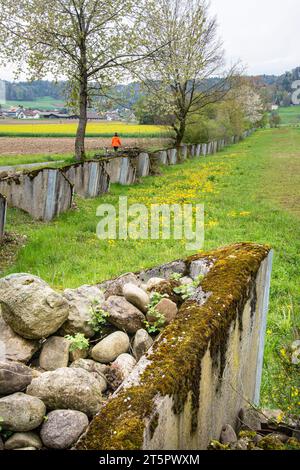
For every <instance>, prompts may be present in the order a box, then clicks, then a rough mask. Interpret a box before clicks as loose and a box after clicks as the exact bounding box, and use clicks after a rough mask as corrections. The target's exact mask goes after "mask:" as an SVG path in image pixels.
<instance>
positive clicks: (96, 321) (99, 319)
mask: <svg viewBox="0 0 300 470" xmlns="http://www.w3.org/2000/svg"><path fill="white" fill-rule="evenodd" d="M90 312H91V320H90V321H89V322H88V324H89V325H90V326H91V327H92V329H93V331H94V332H95V333H100V334H101V333H102V329H103V327H104V326H105V325H106V324H107V318H108V317H109V313H108V312H106V311H105V310H103V308H101V306H100V304H99V302H98V301H97V300H94V302H93V304H92V306H91V309H90Z"/></svg>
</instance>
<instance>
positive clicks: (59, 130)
mask: <svg viewBox="0 0 300 470" xmlns="http://www.w3.org/2000/svg"><path fill="white" fill-rule="evenodd" d="M77 125H78V123H77V121H75V122H70V121H68V122H54V123H52V122H48V121H46V122H45V121H30V122H29V121H27V122H26V123H22V122H20V121H16V122H13V123H9V124H5V123H2V122H1V123H0V137H1V136H2V137H7V136H8V137H74V136H75V135H76V130H77ZM115 132H118V133H119V134H120V136H121V137H147V138H151V137H163V136H168V135H169V134H170V131H168V129H167V128H166V127H164V126H154V125H139V124H126V123H124V122H114V121H111V122H108V121H101V122H89V123H88V125H87V131H86V136H87V137H111V136H112V135H113V134H114V133H115Z"/></svg>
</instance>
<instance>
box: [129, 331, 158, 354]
mask: <svg viewBox="0 0 300 470" xmlns="http://www.w3.org/2000/svg"><path fill="white" fill-rule="evenodd" d="M152 344H153V339H152V338H151V336H150V335H149V334H148V332H147V331H146V330H143V329H141V330H138V331H137V332H136V334H135V337H134V340H133V347H132V349H133V354H134V357H135V358H136V360H137V361H139V360H140V358H141V357H142V356H144V354H146V352H147V351H148V350H149V349H150V348H151V346H152Z"/></svg>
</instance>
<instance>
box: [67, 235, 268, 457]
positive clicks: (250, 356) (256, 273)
mask: <svg viewBox="0 0 300 470" xmlns="http://www.w3.org/2000/svg"><path fill="white" fill-rule="evenodd" d="M271 267H272V252H271V251H270V249H269V248H268V247H266V246H263V245H257V244H251V243H250V244H248V243H242V244H237V245H233V246H229V247H225V248H221V249H219V250H215V251H213V252H209V253H203V254H201V255H200V254H198V255H195V256H193V257H191V258H189V259H187V260H184V261H178V262H176V263H169V264H168V265H165V266H161V267H159V268H156V269H152V270H149V275H147V271H146V272H143V273H142V274H141V275H140V279H141V280H144V279H147V278H149V277H153V276H161V275H162V274H164V273H169V274H171V273H172V268H174V272H180V273H181V275H182V276H193V277H196V276H197V275H198V274H204V278H203V280H202V281H201V283H200V286H199V287H198V288H197V289H196V291H195V293H194V294H193V295H192V297H191V298H190V299H188V300H186V301H183V303H182V304H181V307H180V308H179V312H178V314H177V317H176V318H175V320H174V321H173V322H172V323H171V324H170V325H169V326H167V327H166V328H165V329H164V330H163V332H162V333H161V335H160V336H159V337H158V339H157V340H156V341H155V343H154V345H153V347H152V348H151V349H150V350H149V351H148V353H147V354H146V356H143V358H141V360H140V361H139V363H138V365H137V366H136V368H135V370H134V372H133V373H132V374H131V375H130V376H129V378H128V379H127V381H125V383H123V385H122V386H121V387H120V388H119V389H118V390H117V392H116V393H115V394H114V395H113V396H112V397H111V398H110V399H109V400H108V402H107V403H105V404H104V405H103V407H102V408H101V410H100V412H99V413H98V415H97V416H96V417H95V418H94V419H93V421H92V422H91V424H90V426H89V427H88V429H87V431H86V433H85V434H84V435H83V436H82V437H81V439H80V440H79V441H78V442H77V444H76V446H75V448H76V449H79V450H84V449H88V450H134V449H143V450H153V449H155V450H172V449H174V450H192V449H197V450H199V449H206V448H207V446H208V444H209V442H210V441H211V440H212V439H219V437H220V430H221V429H222V426H223V425H225V424H231V425H232V426H233V427H235V425H236V422H237V417H238V413H239V411H240V409H241V408H242V407H243V406H245V404H246V403H248V402H251V403H254V404H258V402H259V396H260V385H261V375H262V360H263V354H264V337H265V330H266V318H267V311H268V299H269V287H270V275H271ZM175 284H176V281H174V280H173V281H172V280H169V281H167V282H166V283H164V285H163V288H162V289H161V290H160V292H161V293H163V292H164V293H166V292H169V294H170V295H173V294H172V293H173V292H174V291H173V289H174V286H175Z"/></svg>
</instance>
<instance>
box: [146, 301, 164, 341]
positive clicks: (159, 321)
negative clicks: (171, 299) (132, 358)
mask: <svg viewBox="0 0 300 470" xmlns="http://www.w3.org/2000/svg"><path fill="white" fill-rule="evenodd" d="M166 297H168V295H167V294H160V293H159V292H154V293H153V294H152V296H151V302H150V304H149V305H148V315H149V316H151V317H153V318H155V321H151V322H149V321H147V320H146V321H145V328H146V330H147V331H148V333H149V334H155V333H159V332H160V331H161V330H162V328H163V327H164V325H165V322H166V319H165V316H164V315H163V314H162V313H160V312H158V311H157V308H156V306H157V304H158V303H159V302H160V301H161V300H162V299H164V298H166Z"/></svg>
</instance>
